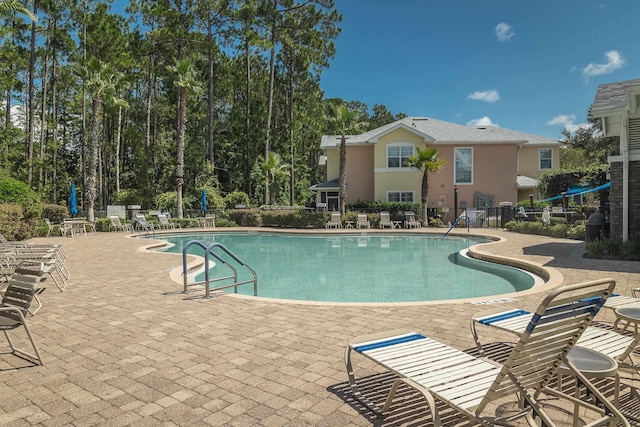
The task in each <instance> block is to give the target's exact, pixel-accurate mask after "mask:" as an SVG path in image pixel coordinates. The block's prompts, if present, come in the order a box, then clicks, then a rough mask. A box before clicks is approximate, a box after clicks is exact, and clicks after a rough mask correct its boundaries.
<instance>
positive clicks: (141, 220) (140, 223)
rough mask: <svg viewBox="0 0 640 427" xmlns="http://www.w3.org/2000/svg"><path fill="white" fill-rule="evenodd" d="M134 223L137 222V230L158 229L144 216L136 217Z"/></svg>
mask: <svg viewBox="0 0 640 427" xmlns="http://www.w3.org/2000/svg"><path fill="white" fill-rule="evenodd" d="M134 221H135V222H136V226H135V228H136V230H144V231H155V229H156V226H155V225H153V224H151V223H150V222H149V221H147V219H146V218H145V217H144V215H142V214H139V215H136V216H135V218H134Z"/></svg>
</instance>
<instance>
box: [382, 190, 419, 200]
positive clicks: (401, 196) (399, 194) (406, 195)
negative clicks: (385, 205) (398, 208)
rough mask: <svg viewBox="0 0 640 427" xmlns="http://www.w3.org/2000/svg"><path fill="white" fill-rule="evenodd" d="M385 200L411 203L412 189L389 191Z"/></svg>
mask: <svg viewBox="0 0 640 427" xmlns="http://www.w3.org/2000/svg"><path fill="white" fill-rule="evenodd" d="M387 202H403V203H413V191H389V192H388V193H387Z"/></svg>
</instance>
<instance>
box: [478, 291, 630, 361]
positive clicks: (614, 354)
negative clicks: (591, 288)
mask: <svg viewBox="0 0 640 427" xmlns="http://www.w3.org/2000/svg"><path fill="white" fill-rule="evenodd" d="M616 298H617V297H615V296H611V297H610V298H609V299H608V300H607V302H606V303H605V304H604V307H606V306H607V304H608V303H609V301H611V300H612V299H613V300H615V299H616ZM530 318H531V313H530V312H528V311H525V310H520V309H511V310H505V311H502V312H498V313H492V314H488V315H486V316H474V317H473V318H472V319H471V334H472V336H473V339H474V341H475V343H476V346H477V348H478V351H479V352H480V354H484V346H483V345H482V343H481V342H480V335H479V334H478V326H480V325H484V326H488V327H492V328H497V329H500V330H502V331H506V332H510V333H513V334H515V335H520V334H522V332H523V331H524V330H525V329H526V327H527V324H528V321H529V319H530ZM577 345H578V346H580V347H583V348H586V349H589V350H594V351H597V352H599V353H602V354H604V355H605V356H608V357H610V358H612V359H614V360H616V361H617V362H618V365H619V366H620V367H621V368H626V369H631V370H635V371H636V372H638V373H640V365H638V364H637V362H636V361H635V360H634V356H633V352H634V350H635V349H636V348H638V346H639V345H640V334H638V333H636V334H635V336H633V335H629V334H621V333H618V332H616V331H614V330H611V329H605V328H601V327H598V326H589V327H588V328H587V329H586V330H585V332H584V333H583V334H582V336H581V337H580V339H579V340H578V343H577Z"/></svg>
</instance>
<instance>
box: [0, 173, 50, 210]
mask: <svg viewBox="0 0 640 427" xmlns="http://www.w3.org/2000/svg"><path fill="white" fill-rule="evenodd" d="M0 203H15V204H17V205H20V206H21V207H22V216H23V218H24V219H34V218H40V217H41V216H42V203H41V202H40V198H39V197H38V195H37V194H36V192H35V191H33V190H32V189H31V188H29V186H28V185H27V184H26V183H24V182H22V181H18V180H17V179H13V178H9V177H4V178H0Z"/></svg>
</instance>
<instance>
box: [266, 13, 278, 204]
mask: <svg viewBox="0 0 640 427" xmlns="http://www.w3.org/2000/svg"><path fill="white" fill-rule="evenodd" d="M273 3H274V7H277V4H278V0H273ZM276 10H277V9H276ZM275 61H276V18H275V17H274V18H273V23H272V24H271V52H270V58H269V89H268V93H267V125H266V132H265V135H266V138H265V141H264V160H265V161H266V160H267V157H268V156H269V151H271V114H273V81H274V79H275V73H276V65H275ZM268 187H269V180H268V179H267V180H266V182H265V188H264V203H268V200H267V199H268V198H269V188H268Z"/></svg>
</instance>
